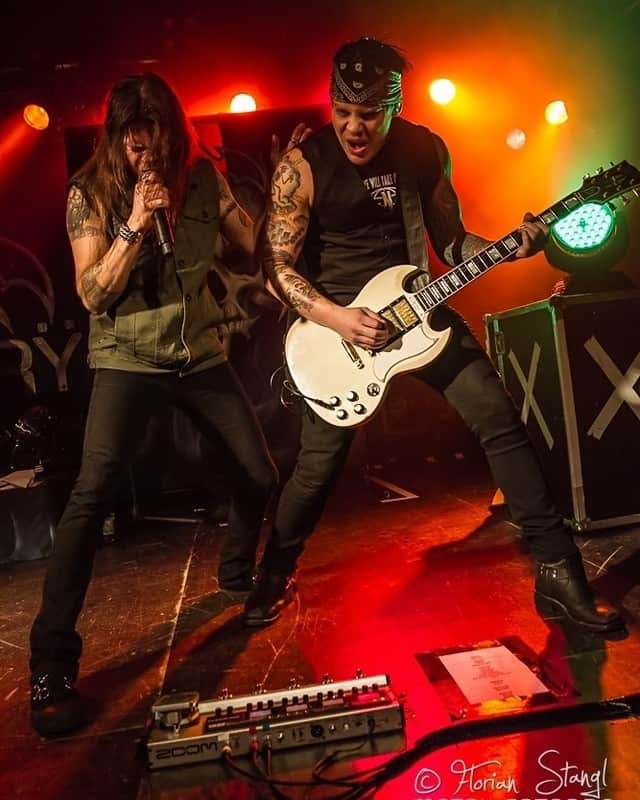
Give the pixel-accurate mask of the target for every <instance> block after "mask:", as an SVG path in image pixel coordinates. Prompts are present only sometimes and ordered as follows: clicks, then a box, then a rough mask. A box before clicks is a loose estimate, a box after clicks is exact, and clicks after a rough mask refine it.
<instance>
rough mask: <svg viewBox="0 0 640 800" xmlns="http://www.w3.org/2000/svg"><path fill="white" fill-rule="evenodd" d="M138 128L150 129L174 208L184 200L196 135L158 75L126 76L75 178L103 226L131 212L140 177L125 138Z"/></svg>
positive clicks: (112, 94)
mask: <svg viewBox="0 0 640 800" xmlns="http://www.w3.org/2000/svg"><path fill="white" fill-rule="evenodd" d="M138 125H144V126H146V127H147V128H148V129H149V132H150V134H151V149H152V160H153V163H154V168H155V169H157V170H158V172H159V173H160V174H161V175H162V177H163V180H164V182H165V184H166V185H167V188H168V189H169V194H170V197H171V201H172V206H173V208H174V209H176V208H179V207H180V205H181V203H182V200H183V197H184V193H185V188H186V181H187V175H188V170H189V164H190V159H191V153H192V150H193V141H194V136H193V132H192V128H191V125H190V123H189V122H188V120H187V118H186V115H185V113H184V111H183V109H182V106H181V105H180V101H179V100H178V98H177V97H176V95H175V93H174V91H173V90H172V89H171V87H170V86H169V85H168V84H167V83H166V81H164V80H163V79H162V78H161V77H160V76H159V75H156V74H155V73H152V72H147V73H144V74H142V75H128V76H127V77H125V78H122V79H121V80H120V81H118V82H117V83H116V84H115V85H114V86H113V88H112V89H111V91H110V92H109V96H108V98H107V111H106V116H105V121H104V127H103V131H102V136H101V137H100V141H99V142H98V146H97V147H96V151H95V153H94V154H93V156H92V157H91V158H90V159H89V160H88V161H87V163H86V164H85V165H84V166H82V167H81V168H80V169H79V170H78V172H77V173H76V174H75V175H74V176H73V178H72V179H71V183H72V184H76V185H78V186H79V187H80V188H81V189H82V190H83V193H84V195H85V197H86V199H87V201H88V202H89V204H90V205H91V206H92V208H93V210H94V211H95V212H96V213H97V214H98V216H99V217H100V218H101V220H102V222H103V224H104V225H105V228H107V227H108V225H109V218H110V216H111V215H112V214H115V215H116V216H118V217H120V218H121V219H125V218H126V217H127V216H128V214H129V212H130V209H131V203H132V191H133V187H134V185H135V181H136V177H135V176H134V175H132V173H131V168H130V166H129V164H128V162H127V158H126V155H125V149H124V140H125V136H126V134H127V132H128V131H129V130H130V129H131V128H132V127H135V126H138Z"/></svg>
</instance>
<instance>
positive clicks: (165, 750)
mask: <svg viewBox="0 0 640 800" xmlns="http://www.w3.org/2000/svg"><path fill="white" fill-rule="evenodd" d="M151 714H152V718H151V721H150V724H149V733H148V737H147V742H146V747H147V757H148V763H149V767H150V768H151V769H158V768H160V767H171V766H177V765H180V764H193V763H196V762H201V761H213V760H216V759H219V758H222V756H223V754H224V753H230V754H231V755H233V756H245V755H249V754H250V753H251V752H253V751H255V749H256V748H258V749H262V748H266V747H269V748H271V750H272V752H276V751H278V750H285V749H287V748H293V747H304V746H309V745H318V744H322V743H323V742H334V741H340V740H343V739H351V738H357V737H361V736H370V735H372V734H377V733H387V732H390V731H397V730H400V729H402V728H403V727H404V713H403V708H402V705H401V704H400V702H399V701H398V700H397V699H396V697H395V696H394V694H393V692H392V690H391V687H390V685H389V678H388V676H387V675H375V676H373V677H370V678H366V677H364V676H363V675H362V674H361V673H358V674H357V676H356V677H355V678H354V679H352V680H345V681H339V682H334V681H331V680H329V679H328V678H326V677H325V679H324V680H323V682H322V683H318V684H310V685H306V686H299V685H296V684H291V685H290V686H289V688H288V689H287V690H284V691H276V692H265V691H264V690H262V688H261V687H258V688H257V691H256V693H254V694H248V695H240V696H238V697H233V696H232V695H229V694H228V693H226V692H225V693H224V694H223V695H222V696H221V697H220V698H218V699H217V700H209V701H205V702H200V698H199V696H198V693H197V692H186V693H181V694H168V695H163V696H162V697H160V698H159V699H158V701H157V702H156V703H155V704H154V705H153V707H152V709H151Z"/></svg>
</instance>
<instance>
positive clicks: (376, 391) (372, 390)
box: [367, 383, 380, 397]
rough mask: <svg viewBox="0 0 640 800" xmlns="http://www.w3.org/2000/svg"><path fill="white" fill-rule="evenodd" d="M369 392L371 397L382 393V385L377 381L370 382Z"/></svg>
mask: <svg viewBox="0 0 640 800" xmlns="http://www.w3.org/2000/svg"><path fill="white" fill-rule="evenodd" d="M367 394H368V395H369V397H377V396H378V395H379V394H380V387H379V386H378V384H377V383H370V384H369V385H368V386H367Z"/></svg>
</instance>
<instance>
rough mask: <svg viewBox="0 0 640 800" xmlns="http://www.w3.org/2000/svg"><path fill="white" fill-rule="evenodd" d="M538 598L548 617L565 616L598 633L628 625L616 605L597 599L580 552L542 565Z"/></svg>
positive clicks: (542, 613)
mask: <svg viewBox="0 0 640 800" xmlns="http://www.w3.org/2000/svg"><path fill="white" fill-rule="evenodd" d="M535 601H536V608H537V609H538V611H539V612H540V614H541V615H542V616H543V617H544V618H545V619H550V618H553V617H558V616H565V617H567V618H568V619H569V620H571V621H572V622H574V623H576V624H577V625H580V626H581V627H582V628H585V629H587V630H590V631H595V632H597V633H611V632H613V631H619V630H621V629H622V628H624V621H623V619H622V617H621V616H620V614H618V612H617V611H616V610H615V609H614V608H612V607H611V606H610V605H608V604H606V603H605V602H603V601H599V600H598V601H596V600H595V599H594V597H593V594H592V593H591V588H590V587H589V584H588V582H587V576H586V574H585V571H584V566H583V564H582V559H581V558H580V556H579V555H575V556H570V557H569V558H565V559H563V560H562V561H556V562H555V563H553V564H542V563H541V564H538V571H537V574H536V584H535Z"/></svg>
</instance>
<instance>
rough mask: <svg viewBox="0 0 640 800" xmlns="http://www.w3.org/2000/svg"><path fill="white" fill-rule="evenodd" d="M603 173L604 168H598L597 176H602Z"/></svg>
mask: <svg viewBox="0 0 640 800" xmlns="http://www.w3.org/2000/svg"><path fill="white" fill-rule="evenodd" d="M603 172H604V167H598V175H602V173H603Z"/></svg>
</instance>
